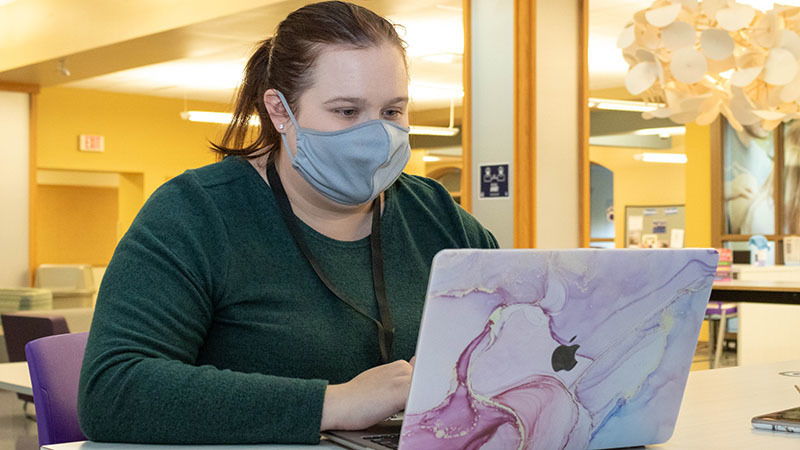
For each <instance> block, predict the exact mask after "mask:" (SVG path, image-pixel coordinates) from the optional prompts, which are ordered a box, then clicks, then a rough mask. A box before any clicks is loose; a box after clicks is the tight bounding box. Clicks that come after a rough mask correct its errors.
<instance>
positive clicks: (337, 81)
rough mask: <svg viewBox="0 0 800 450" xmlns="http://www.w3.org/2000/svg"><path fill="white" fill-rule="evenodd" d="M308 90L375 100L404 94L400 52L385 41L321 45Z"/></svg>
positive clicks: (405, 84) (405, 83) (405, 86)
mask: <svg viewBox="0 0 800 450" xmlns="http://www.w3.org/2000/svg"><path fill="white" fill-rule="evenodd" d="M309 93H312V94H313V95H315V96H345V97H365V98H368V99H374V100H378V99H380V98H382V97H386V98H395V97H398V96H400V97H402V96H407V94H408V72H407V70H406V65H405V60H404V59H403V54H402V53H401V50H400V49H398V48H397V47H395V46H393V45H391V44H388V43H387V44H382V45H378V46H370V47H366V48H353V47H344V46H324V47H323V48H322V49H321V50H320V54H319V56H318V57H317V60H316V62H315V64H314V68H313V73H312V83H311V86H310V88H309Z"/></svg>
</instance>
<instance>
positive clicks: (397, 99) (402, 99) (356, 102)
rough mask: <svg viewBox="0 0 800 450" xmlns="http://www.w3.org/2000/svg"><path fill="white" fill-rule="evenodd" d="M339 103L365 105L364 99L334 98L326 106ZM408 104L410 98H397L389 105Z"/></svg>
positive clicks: (390, 101)
mask: <svg viewBox="0 0 800 450" xmlns="http://www.w3.org/2000/svg"><path fill="white" fill-rule="evenodd" d="M338 102H346V103H355V104H363V103H364V99H363V98H360V97H334V98H332V99H330V100H327V101H326V102H325V103H324V104H325V105H328V104H331V103H338ZM401 102H404V103H408V97H395V98H393V99H391V100H389V101H388V102H387V103H389V104H391V103H401Z"/></svg>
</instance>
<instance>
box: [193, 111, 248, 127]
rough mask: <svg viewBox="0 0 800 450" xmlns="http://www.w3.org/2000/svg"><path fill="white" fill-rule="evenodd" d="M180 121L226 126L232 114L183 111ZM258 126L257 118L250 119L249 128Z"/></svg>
mask: <svg viewBox="0 0 800 450" xmlns="http://www.w3.org/2000/svg"><path fill="white" fill-rule="evenodd" d="M181 119H183V120H188V121H189V122H206V123H221V124H223V125H227V124H229V123H231V120H232V119H233V114H231V113H223V112H212V111H183V112H182V113H181ZM257 125H259V120H258V117H256V116H251V117H250V126H257Z"/></svg>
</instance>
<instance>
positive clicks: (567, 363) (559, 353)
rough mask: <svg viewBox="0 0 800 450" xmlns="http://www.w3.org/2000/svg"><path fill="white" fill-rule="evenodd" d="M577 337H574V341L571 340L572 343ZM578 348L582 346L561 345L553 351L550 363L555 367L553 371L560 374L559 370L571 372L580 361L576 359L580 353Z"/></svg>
mask: <svg viewBox="0 0 800 450" xmlns="http://www.w3.org/2000/svg"><path fill="white" fill-rule="evenodd" d="M576 337H577V336H572V339H570V340H569V342H570V343H572V341H574V340H575V338H576ZM578 347H580V345H578V344H574V345H563V344H562V345H559V346H558V347H556V349H555V350H553V356H552V358H551V359H550V363H551V364H552V365H553V370H555V371H556V372H558V371H559V370H566V371H570V370H572V368H573V367H575V365H576V364H578V361H577V360H576V359H575V352H577V351H578Z"/></svg>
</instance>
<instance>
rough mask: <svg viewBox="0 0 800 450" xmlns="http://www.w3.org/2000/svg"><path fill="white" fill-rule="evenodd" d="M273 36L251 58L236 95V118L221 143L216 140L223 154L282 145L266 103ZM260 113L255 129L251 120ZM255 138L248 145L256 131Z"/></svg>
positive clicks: (267, 148)
mask: <svg viewBox="0 0 800 450" xmlns="http://www.w3.org/2000/svg"><path fill="white" fill-rule="evenodd" d="M272 39H273V38H269V39H267V40H265V41H263V42H261V43H260V45H259V47H258V49H257V50H256V51H255V53H253V55H252V56H251V57H250V60H249V61H247V66H245V73H244V80H243V81H242V85H241V86H240V87H239V90H238V92H237V94H236V109H235V110H234V112H233V119H232V120H231V123H230V124H229V125H228V128H227V129H226V130H225V134H224V135H223V136H222V140H221V141H220V143H219V144H216V143H212V144H211V149H212V150H213V151H215V152H217V153H220V154H223V155H238V156H248V155H251V154H252V153H254V152H256V151H258V150H262V149H264V150H267V151H269V150H271V148H272V147H274V146H275V144H276V143H277V144H278V145H280V134H278V132H277V131H276V130H275V128H273V127H272V123H271V122H270V121H269V114H268V113H267V108H266V106H264V92H265V91H266V90H267V89H269V86H268V82H269V60H270V54H271V53H272ZM253 114H256V115H257V116H258V119H259V123H260V125H259V126H258V127H256V129H255V130H254V129H253V127H252V126H251V125H250V119H251V117H252V116H253ZM256 132H257V133H258V136H257V137H256V138H255V140H252V141H251V142H250V143H248V144H245V142H246V141H247V140H248V138H249V137H252V136H253V135H254V134H255V133H256Z"/></svg>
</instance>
